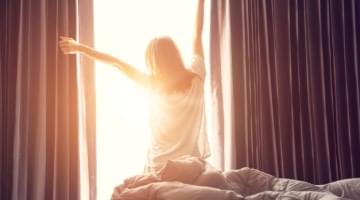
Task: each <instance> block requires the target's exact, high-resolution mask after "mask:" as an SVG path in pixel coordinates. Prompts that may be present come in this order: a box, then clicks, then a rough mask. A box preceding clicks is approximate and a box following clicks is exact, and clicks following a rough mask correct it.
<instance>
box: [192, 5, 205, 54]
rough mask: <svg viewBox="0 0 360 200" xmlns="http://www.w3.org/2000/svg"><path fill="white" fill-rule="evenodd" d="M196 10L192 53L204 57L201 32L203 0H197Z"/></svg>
mask: <svg viewBox="0 0 360 200" xmlns="http://www.w3.org/2000/svg"><path fill="white" fill-rule="evenodd" d="M197 1H198V5H197V11H196V20H195V30H194V38H193V53H194V54H196V55H199V56H201V57H204V48H203V45H202V32H203V24H204V0H197Z"/></svg>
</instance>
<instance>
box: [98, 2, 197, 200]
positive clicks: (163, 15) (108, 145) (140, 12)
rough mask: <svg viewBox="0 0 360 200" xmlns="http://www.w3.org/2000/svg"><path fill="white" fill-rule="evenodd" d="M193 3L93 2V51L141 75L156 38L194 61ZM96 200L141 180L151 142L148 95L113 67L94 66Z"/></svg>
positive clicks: (186, 59)
mask: <svg viewBox="0 0 360 200" xmlns="http://www.w3.org/2000/svg"><path fill="white" fill-rule="evenodd" d="M195 5H196V1H193V0H151V1H149V0H131V1H130V0H95V1H94V13H95V15H94V16H95V17H94V19H95V48H96V49H98V50H100V51H103V52H106V53H109V54H111V55H113V56H115V57H118V58H120V59H122V60H124V61H126V62H128V63H129V64H131V65H133V66H135V67H137V68H138V69H140V70H144V71H146V70H145V69H146V68H145V59H144V52H145V48H146V46H147V44H148V42H149V41H150V40H151V39H152V38H153V37H155V36H159V35H169V36H171V37H172V38H173V39H174V40H175V42H176V43H177V45H178V47H179V49H180V50H181V52H182V55H183V58H184V60H185V62H187V61H188V60H189V59H190V57H189V56H190V53H191V41H192V33H193V31H192V30H193V20H194V13H195ZM96 93H97V95H96V101H97V198H98V199H109V198H110V196H111V194H112V191H113V188H114V187H115V186H116V185H119V184H121V183H122V181H123V179H124V178H126V177H128V176H132V175H136V174H140V173H142V171H143V166H144V164H145V160H146V152H147V147H148V143H149V138H150V131H149V124H148V105H147V103H148V101H147V94H146V92H145V91H143V90H142V89H141V88H138V87H137V86H136V85H135V84H134V83H133V82H132V81H131V80H128V79H127V78H126V77H125V76H124V75H123V74H122V73H121V72H120V71H119V70H117V69H116V68H114V67H111V66H108V65H105V64H102V63H96Z"/></svg>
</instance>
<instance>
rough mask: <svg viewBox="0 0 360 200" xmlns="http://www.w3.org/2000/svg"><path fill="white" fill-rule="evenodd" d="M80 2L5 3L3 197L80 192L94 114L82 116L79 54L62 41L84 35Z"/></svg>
mask: <svg viewBox="0 0 360 200" xmlns="http://www.w3.org/2000/svg"><path fill="white" fill-rule="evenodd" d="M84 2H88V3H91V1H83V4H85V3H84ZM78 6H79V5H78V1H77V0H62V1H46V0H31V1H25V0H5V1H2V2H1V11H4V12H1V31H0V32H1V39H0V41H1V51H0V53H1V54H0V57H1V68H0V70H1V81H0V82H1V85H0V89H1V98H0V99H1V100H0V110H1V114H0V116H1V120H0V123H1V141H0V144H1V146H0V149H1V152H0V153H1V171H0V176H1V190H0V197H1V199H79V198H80V161H81V160H80V156H81V155H82V154H80V140H81V139H80V135H79V133H80V131H81V130H82V127H83V126H82V124H85V125H84V126H86V124H87V123H88V122H89V121H91V120H90V119H89V120H87V121H85V122H81V121H80V120H79V119H80V118H79V116H80V113H79V110H80V107H81V106H82V102H81V101H80V100H79V91H80V90H79V87H78V86H79V84H82V82H81V80H80V79H79V78H78V76H81V75H82V72H80V71H79V69H78V68H77V59H76V57H75V56H66V55H63V54H62V52H61V51H60V49H59V47H58V41H59V36H62V35H64V36H70V37H74V38H76V37H77V36H78V34H79V33H78V30H79V26H78V16H79V13H78ZM80 15H81V14H80ZM90 23H92V22H90ZM89 70H90V71H91V69H89ZM90 74H91V72H90ZM88 77H89V78H88V79H87V82H89V83H91V81H92V80H91V76H88ZM88 93H90V92H88ZM89 96H90V95H87V96H86V97H85V100H89V98H88V97H89ZM88 108H90V106H88ZM83 111H88V110H86V108H85V109H83ZM89 118H91V116H90V117H89ZM94 130H95V129H94ZM94 130H93V131H94ZM87 156H88V155H87ZM87 164H88V163H86V165H87ZM86 167H88V166H86Z"/></svg>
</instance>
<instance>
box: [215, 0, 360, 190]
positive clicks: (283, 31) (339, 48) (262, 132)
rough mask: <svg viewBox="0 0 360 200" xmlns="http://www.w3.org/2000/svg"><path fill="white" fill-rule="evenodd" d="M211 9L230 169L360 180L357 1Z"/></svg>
mask: <svg viewBox="0 0 360 200" xmlns="http://www.w3.org/2000/svg"><path fill="white" fill-rule="evenodd" d="M212 11H213V12H212V15H213V17H212V21H211V26H212V32H211V34H212V35H211V43H212V48H211V53H212V56H211V59H212V60H211V61H212V63H211V68H212V72H211V75H212V81H213V83H212V84H213V86H214V87H213V93H215V94H220V95H214V96H215V97H216V98H214V101H215V102H217V103H218V107H217V108H218V110H219V113H220V114H219V115H217V116H218V118H217V119H216V122H217V123H218V124H220V125H219V126H218V127H220V128H219V129H215V131H217V135H218V137H219V138H222V139H223V140H224V142H223V146H222V147H221V149H226V148H228V147H227V146H226V145H224V143H226V142H227V143H229V144H232V150H234V152H231V154H232V155H235V156H234V157H235V160H232V162H235V165H233V164H232V165H231V166H232V167H236V168H240V167H243V166H250V167H254V168H258V169H260V170H263V171H266V172H269V173H271V174H274V175H276V176H280V177H288V178H296V179H302V180H307V181H310V182H313V183H325V182H328V181H333V180H337V179H342V178H348V177H359V176H360V160H359V155H360V72H359V70H360V68H359V67H360V66H359V63H360V60H359V58H360V2H359V1H357V0H346V1H344V0H317V1H313V0H293V1H290V0H273V1H268V0H251V1H248V0H224V1H217V0H213V1H212ZM227 24H230V25H229V27H226V26H228V25H227ZM225 53H229V54H228V55H227V54H225ZM224 59H229V61H226V62H225V61H224ZM223 71H231V74H230V75H229V74H228V73H224V72H223ZM219 72H221V73H219ZM219 85H232V87H224V86H222V87H221V89H222V90H221V91H220V89H217V88H216V87H218V86H219ZM215 86H216V87H215ZM226 89H230V90H231V91H228V92H227V93H226V92H225V90H226ZM220 92H221V93H220ZM224 96H225V97H224ZM226 98H227V99H230V100H231V101H232V102H233V103H231V101H224V99H226ZM226 105H228V106H226ZM229 105H230V106H229ZM226 107H230V108H231V109H227V110H226ZM229 110H231V112H228V111H229ZM226 116H231V117H232V118H233V121H230V122H229V120H224V119H225V117H226ZM226 124H228V125H227V126H232V129H231V130H232V131H228V130H227V129H225V128H224V127H225V126H226ZM232 139H234V140H233V141H227V140H232ZM220 155H221V156H222V157H226V156H228V155H226V153H221V154H220ZM219 161H222V162H225V163H226V162H229V160H221V159H219ZM229 165H230V164H229Z"/></svg>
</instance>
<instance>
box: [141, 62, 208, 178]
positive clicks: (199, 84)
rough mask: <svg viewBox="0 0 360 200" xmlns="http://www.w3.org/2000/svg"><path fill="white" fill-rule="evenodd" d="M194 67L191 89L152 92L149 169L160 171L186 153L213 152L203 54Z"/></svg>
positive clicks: (206, 153)
mask: <svg viewBox="0 0 360 200" xmlns="http://www.w3.org/2000/svg"><path fill="white" fill-rule="evenodd" d="M190 70H191V71H192V72H193V73H195V74H196V76H195V77H194V78H193V79H192V81H191V85H190V87H189V88H188V89H187V90H185V91H183V92H172V93H170V94H157V93H156V94H153V95H152V98H151V111H150V119H151V121H150V124H151V129H152V141H151V145H150V149H149V152H148V163H147V166H146V171H148V172H154V171H157V170H159V169H160V168H161V167H163V166H164V165H165V164H166V162H167V161H168V160H171V159H176V158H178V157H181V156H183V155H192V156H197V157H201V158H206V157H208V156H209V146H208V140H207V136H206V129H205V115H204V79H205V66H204V61H203V58H202V57H200V56H194V58H193V61H192V64H191V67H190Z"/></svg>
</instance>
